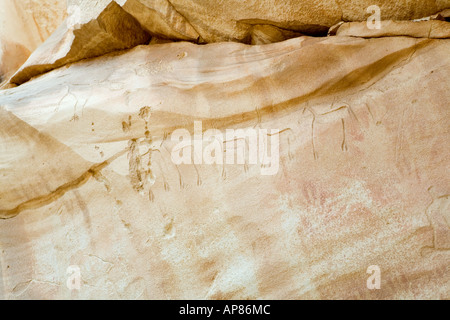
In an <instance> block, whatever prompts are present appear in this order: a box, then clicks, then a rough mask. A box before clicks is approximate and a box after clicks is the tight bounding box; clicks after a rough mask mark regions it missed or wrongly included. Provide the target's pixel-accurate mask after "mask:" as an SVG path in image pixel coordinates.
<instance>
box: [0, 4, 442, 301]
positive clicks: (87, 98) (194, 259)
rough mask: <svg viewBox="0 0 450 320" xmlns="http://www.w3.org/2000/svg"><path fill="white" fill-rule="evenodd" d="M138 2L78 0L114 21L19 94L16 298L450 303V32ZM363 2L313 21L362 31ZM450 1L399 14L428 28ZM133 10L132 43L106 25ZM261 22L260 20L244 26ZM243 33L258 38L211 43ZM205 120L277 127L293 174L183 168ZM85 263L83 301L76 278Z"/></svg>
mask: <svg viewBox="0 0 450 320" xmlns="http://www.w3.org/2000/svg"><path fill="white" fill-rule="evenodd" d="M125 2H126V1H121V2H120V1H118V3H117V4H110V2H109V1H96V2H92V1H84V2H83V1H78V2H77V3H82V4H83V6H82V8H84V9H83V10H88V8H89V10H88V11H89V12H90V13H91V14H92V16H94V17H96V18H95V19H94V20H92V19H91V18H89V17H88V16H86V15H85V14H83V15H81V17H82V19H80V20H77V22H76V23H75V24H74V25H73V26H72V24H71V23H69V25H67V21H66V23H65V24H63V25H62V27H61V28H60V30H59V31H57V33H55V34H53V35H52V36H51V37H50V39H49V40H48V41H47V42H46V43H45V44H44V45H43V46H42V47H40V48H39V49H38V50H37V51H35V52H34V54H33V56H34V57H39V59H36V60H32V59H30V60H29V61H28V62H27V63H28V68H31V69H26V67H23V68H22V70H29V72H31V73H28V75H27V76H26V77H25V78H27V77H28V79H25V78H23V79H25V81H23V84H21V85H19V86H17V87H15V88H10V89H7V90H1V91H0V120H1V121H2V123H3V124H2V126H0V151H1V152H0V297H1V298H5V299H27V298H32V299H38V298H44V299H99V298H100V299H116V298H125V299H449V298H450V277H449V271H450V270H449V263H448V262H449V261H450V251H449V248H450V225H449V223H450V218H449V205H450V202H449V197H448V195H449V188H450V185H449V179H447V175H448V171H449V156H448V151H447V150H446V147H447V145H448V141H449V139H450V132H449V129H448V119H449V109H448V106H449V105H450V93H449V90H448V88H449V87H450V80H449V76H448V75H449V72H450V56H449V54H448V53H449V52H450V40H449V38H448V35H446V32H447V31H446V30H448V24H449V23H448V22H446V21H443V20H433V19H431V18H430V19H426V20H424V21H421V22H419V21H417V22H412V21H404V22H399V21H393V22H387V21H383V23H382V26H384V28H385V29H383V28H382V29H381V30H379V31H378V33H371V34H368V33H367V32H368V31H367V30H366V29H367V28H366V29H364V28H363V27H362V26H363V24H364V25H365V23H364V22H363V23H357V22H355V23H343V24H341V25H338V26H336V27H335V28H334V33H335V34H336V35H337V36H329V37H310V36H304V35H302V32H304V31H305V30H300V29H289V28H287V29H285V28H284V25H278V23H277V24H266V23H262V22H264V21H269V20H270V21H272V20H271V19H275V18H276V17H275V13H272V12H270V13H269V12H266V13H265V12H263V11H262V10H263V7H262V6H256V5H255V4H254V3H253V4H254V5H255V8H254V9H253V11H248V12H249V13H250V14H244V13H243V12H244V11H245V10H244V9H245V8H247V7H246V6H247V4H244V5H242V6H241V8H240V9H239V10H236V12H235V13H233V15H232V16H230V14H231V13H228V12H227V11H226V10H225V9H224V8H225V7H223V8H222V7H221V6H224V5H225V3H228V4H230V3H234V2H232V1H218V2H217V6H216V9H215V10H218V9H217V8H219V9H220V8H222V9H223V10H222V11H221V14H220V15H219V14H217V12H218V11H213V9H212V8H210V7H209V4H208V3H206V2H200V1H183V2H181V1H178V0H172V1H170V3H169V4H170V5H171V6H169V5H168V3H167V2H163V1H156V2H151V3H152V4H161V6H160V7H158V8H153V9H152V8H151V7H148V6H149V4H148V3H150V2H146V1H140V3H141V4H144V3H145V5H146V6H147V7H148V8H149V9H148V10H147V9H144V8H143V9H142V10H137V11H135V10H136V8H140V7H139V6H140V5H139V4H138V3H137V2H136V1H129V2H127V3H128V7H127V3H125ZM338 2H341V1H338ZM245 3H247V2H245ZM248 3H251V1H249V2H248ZM260 3H261V2H260ZM268 3H269V2H267V4H268ZM292 3H294V1H293V2H292ZM292 3H290V2H287V4H286V6H287V7H288V4H292ZM308 3H309V2H307V1H305V2H304V5H305V8H307V5H308ZM200 4H201V5H200ZM322 4H323V10H325V8H326V7H327V6H328V5H332V4H328V3H327V2H326V1H323V2H322ZM358 4H360V5H361V6H364V5H366V3H365V2H364V1H358V2H357V4H356V5H355V6H350V5H348V7H346V5H344V4H340V5H339V6H337V5H336V2H334V1H333V5H334V6H335V7H336V8H339V10H340V11H339V12H338V13H339V19H337V18H336V19H334V18H333V15H332V13H330V17H329V18H330V19H329V21H328V20H327V21H326V22H324V20H321V19H325V18H326V17H323V16H320V18H317V17H316V18H314V16H311V21H313V22H314V24H315V25H322V24H323V25H329V26H331V25H335V23H336V22H339V21H340V20H341V16H343V17H346V19H348V20H359V19H360V18H361V17H363V16H364V13H363V12H364V11H363V12H359V11H357V9H358ZM422 4H423V5H422ZM425 4H426V5H425ZM409 5H411V9H410V10H409V13H408V15H407V16H403V15H404V14H405V13H404V12H400V11H399V10H398V8H405V6H406V7H407V8H409V7H408V6H409ZM412 5H414V6H412ZM445 5H446V1H431V2H427V1H423V2H420V3H419V2H415V1H411V2H407V5H403V7H400V6H399V5H398V4H393V3H392V4H390V5H388V4H385V6H384V7H383V8H384V9H385V10H387V11H388V10H392V12H393V14H394V15H397V16H396V19H394V20H400V19H402V18H405V19H407V20H411V19H416V18H423V17H426V16H429V15H432V14H435V13H436V12H438V11H439V10H441V9H442V8H443V7H445ZM235 7H237V5H236V6H235ZM287 7H283V8H287ZM111 8H112V9H111ZM173 8H175V9H176V11H173ZM183 8H184V9H183ZM187 8H190V12H191V13H190V14H191V16H190V15H189V14H187V13H186V12H184V11H183V10H186V11H187ZM193 8H195V10H194V9H193ZM275 9H276V10H274V12H277V13H278V15H277V17H278V19H279V21H278V20H277V21H278V22H280V21H281V22H282V23H285V24H289V23H290V22H292V21H293V20H291V18H290V16H289V15H287V14H288V11H286V12H285V13H286V16H284V18H282V17H281V16H280V14H281V13H282V12H284V11H277V10H281V7H276V8H275ZM316 9H317V8H316ZM350 9H351V10H354V11H351V10H350ZM110 10H115V11H114V12H115V13H116V14H117V15H116V14H113V15H112V16H106V17H105V18H104V20H101V19H99V18H98V17H102V14H103V15H104V14H105V13H107V12H113V11H110ZM248 10H250V9H248ZM317 10H318V9H317ZM133 12H140V13H139V14H136V16H134V15H133ZM215 12H216V13H215ZM291 13H292V12H291ZM291 13H289V14H291ZM272 14H273V15H274V16H272ZM301 14H303V15H306V13H305V12H303V13H301ZM358 14H359V15H358ZM120 15H125V16H124V17H127V19H128V18H129V19H130V20H126V21H133V22H132V23H131V22H130V23H131V26H133V28H129V29H125V30H129V32H128V33H122V32H117V31H118V30H117V29H115V28H108V27H105V25H106V22H102V21H112V22H114V21H118V19H117V17H118V16H120ZM211 16H214V17H216V16H217V19H216V20H217V23H218V24H215V25H214V27H212V25H211V26H208V25H207V21H212V20H208V19H209V18H208V17H211ZM442 16H443V17H445V14H444V15H442ZM242 17H246V19H253V20H251V23H249V22H248V21H247V22H246V23H249V24H250V25H251V27H250V29H248V30H244V29H233V27H229V26H231V25H233V22H232V21H234V22H236V18H242ZM255 17H258V20H257V21H256V20H254V19H255ZM391 18H392V17H391ZM283 19H284V20H283ZM299 19H300V18H299ZM222 20H223V21H222ZM70 21H72V22H74V20H70ZM168 21H171V22H170V23H167V22H168ZM221 21H222V22H221ZM298 21H300V20H298ZM305 21H306V20H305ZM144 22H146V24H145V23H144ZM256 22H257V23H256ZM308 23H309V22H308ZM112 25H114V26H120V25H118V24H116V23H115V22H114V23H112V24H111V26H112ZM125 25H127V24H125ZM234 25H235V26H236V27H237V25H236V24H234ZM68 26H72V27H68ZM189 26H191V27H192V28H193V29H190V27H189ZM198 26H202V27H198ZM430 26H431V27H430ZM239 28H241V27H239ZM427 28H428V30H430V28H431V30H432V32H429V33H424V32H423V30H427ZM61 30H63V31H64V32H60V31H61ZM83 30H87V31H83ZM193 30H195V32H197V33H198V34H199V35H200V39H198V38H196V37H197V33H195V32H194V31H193ZM216 30H219V31H218V32H216ZM236 30H241V31H242V30H244V31H242V33H240V32H241V31H236ZM166 32H168V33H171V34H172V35H174V36H175V37H179V36H183V37H186V38H188V39H186V40H189V42H188V41H182V42H174V43H172V42H169V41H171V39H167V38H170V37H167V38H165V39H164V37H163V35H164V34H166ZM236 32H237V33H236ZM247 32H249V33H248V34H247ZM92 34H98V35H99V37H98V38H92V37H91V35H92ZM244 34H246V35H245V37H247V36H250V38H249V41H247V42H248V43H252V44H253V45H250V44H243V43H237V42H225V43H223V42H222V43H211V44H205V45H199V44H196V42H197V41H200V40H202V39H203V40H205V41H206V40H207V39H208V37H209V36H211V41H216V40H217V39H223V38H221V37H228V36H230V35H231V36H230V37H231V38H233V37H234V39H237V40H239V36H237V35H244ZM436 34H438V35H440V36H431V35H436ZM77 36H78V37H77ZM150 37H151V38H152V39H151V40H150ZM286 38H291V39H289V40H285V41H283V40H284V39H286ZM52 39H53V40H52ZM105 39H107V40H105ZM136 39H140V40H139V41H137V40H136ZM52 41H53V45H52ZM77 41H78V42H77ZM102 41H105V46H104V47H102V46H97V44H99V43H101V42H102ZM141 42H142V43H143V44H141ZM200 42H201V41H200ZM274 42H275V43H274ZM74 43H78V45H77V46H74V45H73V44H74ZM114 45H116V46H117V48H116V49H115V50H113V52H109V51H108V50H106V48H111V46H114ZM55 48H56V49H58V50H56V49H55ZM125 48H127V50H119V49H125ZM54 49H55V50H54ZM96 50H97V51H96ZM92 52H94V53H95V54H92ZM85 53H90V54H89V55H88V56H89V57H90V59H81V58H82V57H83V56H84V54H85ZM44 59H47V60H46V61H48V64H47V63H45V64H42V65H41V66H38V64H37V63H35V64H33V63H31V62H32V61H44ZM47 65H51V67H47ZM33 68H35V69H33ZM39 68H42V69H39ZM30 70H31V71H30ZM33 70H38V71H39V72H35V71H33ZM33 72H34V73H33ZM19 74H22V75H25V74H26V73H17V74H16V75H19ZM33 75H35V76H36V75H38V76H36V77H34V78H32V77H33ZM199 121H201V129H200V130H201V134H205V133H206V131H207V130H209V129H216V130H218V131H219V132H223V133H225V132H226V130H227V129H252V130H264V129H267V130H275V132H272V131H267V132H270V133H264V134H265V135H266V137H267V139H268V140H270V141H272V139H277V140H274V141H279V162H278V167H277V170H276V172H275V173H274V174H273V175H262V174H261V172H262V169H263V168H264V166H262V165H261V164H260V163H258V164H252V163H250V161H247V160H246V161H244V163H241V164H220V163H219V164H211V165H209V164H205V163H203V164H199V163H197V164H180V165H178V164H176V163H175V162H174V161H173V158H172V155H173V150H174V149H175V148H176V147H177V145H178V142H179V141H174V140H173V139H172V138H173V134H174V132H176V130H177V129H186V130H188V131H189V134H190V135H193V134H195V126H196V122H197V125H198V122H199ZM238 140H239V139H236V143H237V141H238ZM232 142H234V140H232ZM224 143H225V145H227V144H228V143H230V141H225V142H224ZM237 146H238V144H236V148H237ZM246 148H247V147H246ZM248 148H250V147H248ZM246 150H247V149H246ZM227 151H228V149H227ZM195 156H196V155H195V154H192V157H193V158H194V157H195ZM266 156H267V155H266ZM371 266H377V267H379V269H380V270H381V287H380V289H377V290H370V289H369V287H368V286H367V279H368V278H369V276H370V275H369V274H368V273H367V270H368V268H369V267H371ZM72 267H76V268H79V270H80V274H81V287H80V290H70V288H68V287H67V280H68V276H69V275H68V273H67V272H68V270H72V269H70V268H72Z"/></svg>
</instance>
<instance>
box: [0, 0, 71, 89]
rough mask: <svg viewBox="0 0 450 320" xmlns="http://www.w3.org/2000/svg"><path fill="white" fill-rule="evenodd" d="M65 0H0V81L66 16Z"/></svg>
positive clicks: (9, 74) (13, 70)
mask: <svg viewBox="0 0 450 320" xmlns="http://www.w3.org/2000/svg"><path fill="white" fill-rule="evenodd" d="M66 15H67V13H66V1H64V0H39V1H37V0H0V84H1V83H2V82H4V81H6V80H8V78H9V77H10V76H11V75H12V74H13V73H14V72H15V71H16V70H17V69H18V68H19V67H20V66H21V65H22V64H23V63H24V62H25V61H26V60H27V58H28V57H29V55H30V54H31V52H33V51H34V50H35V49H36V48H37V47H38V46H39V45H40V44H41V43H42V42H44V41H45V40H46V39H47V38H48V37H49V36H50V34H52V33H53V31H55V30H56V29H57V28H58V26H59V25H60V24H61V23H62V21H63V20H64V19H65V17H66Z"/></svg>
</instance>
